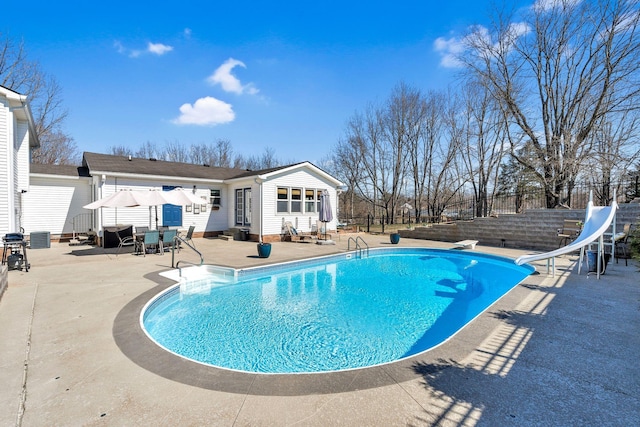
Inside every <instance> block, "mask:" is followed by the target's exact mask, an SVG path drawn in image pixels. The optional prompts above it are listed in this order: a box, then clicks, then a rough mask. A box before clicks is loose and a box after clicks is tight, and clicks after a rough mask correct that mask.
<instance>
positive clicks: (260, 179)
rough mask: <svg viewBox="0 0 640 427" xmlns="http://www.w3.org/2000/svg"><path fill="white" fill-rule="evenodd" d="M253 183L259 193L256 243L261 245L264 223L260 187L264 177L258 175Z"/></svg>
mask: <svg viewBox="0 0 640 427" xmlns="http://www.w3.org/2000/svg"><path fill="white" fill-rule="evenodd" d="M254 181H255V182H256V184H259V187H258V188H259V190H258V192H259V195H260V226H259V227H258V243H262V232H263V230H264V228H263V222H264V214H263V209H264V207H263V205H262V201H263V198H262V188H263V187H262V183H263V182H264V181H265V178H264V176H260V175H258V176H257V177H256V178H255V179H254Z"/></svg>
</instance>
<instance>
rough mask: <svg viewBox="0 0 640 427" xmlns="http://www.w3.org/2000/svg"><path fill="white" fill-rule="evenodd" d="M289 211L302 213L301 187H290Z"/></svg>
mask: <svg viewBox="0 0 640 427" xmlns="http://www.w3.org/2000/svg"><path fill="white" fill-rule="evenodd" d="M291 212H292V213H302V188H292V189H291Z"/></svg>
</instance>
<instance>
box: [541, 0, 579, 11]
mask: <svg viewBox="0 0 640 427" xmlns="http://www.w3.org/2000/svg"><path fill="white" fill-rule="evenodd" d="M580 3H582V0H537V1H536V2H535V3H534V4H533V9H534V10H536V11H539V12H545V11H549V10H552V9H556V8H562V7H565V6H566V7H568V8H572V7H574V6H577V5H578V4H580Z"/></svg>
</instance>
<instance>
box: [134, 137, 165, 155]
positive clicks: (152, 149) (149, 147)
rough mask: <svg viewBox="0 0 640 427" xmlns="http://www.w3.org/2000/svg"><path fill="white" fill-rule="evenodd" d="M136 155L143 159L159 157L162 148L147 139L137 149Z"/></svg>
mask: <svg viewBox="0 0 640 427" xmlns="http://www.w3.org/2000/svg"><path fill="white" fill-rule="evenodd" d="M136 157H140V158H143V159H157V158H159V157H160V150H158V147H157V146H156V144H155V143H153V142H151V141H147V142H145V143H144V144H142V146H141V147H140V148H139V149H138V150H137V151H136Z"/></svg>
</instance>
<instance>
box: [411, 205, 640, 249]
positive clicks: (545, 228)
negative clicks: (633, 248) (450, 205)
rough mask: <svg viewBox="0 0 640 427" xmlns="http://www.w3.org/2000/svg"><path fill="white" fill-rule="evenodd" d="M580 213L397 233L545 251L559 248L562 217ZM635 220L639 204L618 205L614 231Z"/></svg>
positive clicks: (539, 213)
mask: <svg viewBox="0 0 640 427" xmlns="http://www.w3.org/2000/svg"><path fill="white" fill-rule="evenodd" d="M584 215H585V210H584V209H579V210H575V209H532V210H529V211H526V212H524V213H521V214H512V215H500V216H499V217H495V218H494V217H490V218H476V219H474V220H471V221H458V222H455V223H451V224H434V225H432V226H430V227H416V228H415V229H414V230H400V231H399V233H400V236H402V237H407V238H413V239H425V240H438V241H443V242H457V241H460V240H467V239H471V240H478V242H479V244H481V245H488V246H504V247H508V248H522V249H536V250H544V251H546V250H552V249H556V248H558V247H559V244H560V239H559V238H558V236H557V234H558V228H562V224H563V222H564V220H565V219H575V220H580V221H584ZM639 222H640V204H639V203H625V204H621V205H620V209H619V210H618V212H617V214H616V231H617V232H619V231H622V226H623V225H624V224H625V223H632V224H634V225H638V223H639Z"/></svg>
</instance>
